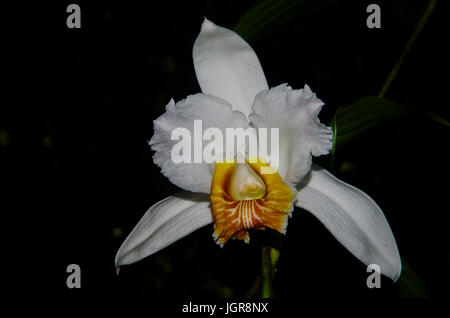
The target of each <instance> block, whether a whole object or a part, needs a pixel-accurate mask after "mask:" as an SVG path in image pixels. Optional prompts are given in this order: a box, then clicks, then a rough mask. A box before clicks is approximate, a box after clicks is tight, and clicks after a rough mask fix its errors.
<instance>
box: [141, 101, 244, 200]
mask: <svg viewBox="0 0 450 318" xmlns="http://www.w3.org/2000/svg"><path fill="white" fill-rule="evenodd" d="M195 120H201V121H202V122H201V125H202V131H200V132H199V133H200V136H198V134H197V136H196V134H195V133H194V121H195ZM235 127H242V128H244V129H245V128H246V127H248V122H247V119H246V117H245V116H244V115H243V114H242V113H240V112H237V111H232V109H231V105H230V104H229V103H228V102H227V101H225V100H223V99H220V98H217V97H214V96H207V95H204V94H196V95H190V96H188V97H187V98H186V99H183V100H181V101H179V102H178V103H176V104H175V102H174V101H173V100H171V101H170V103H169V104H168V105H167V106H166V112H165V113H164V114H163V115H161V116H160V117H159V118H158V119H156V120H155V121H154V129H155V133H154V135H153V137H152V139H151V140H150V145H151V147H152V150H154V151H156V153H155V155H154V156H153V161H154V162H155V164H157V165H158V166H159V167H160V168H161V171H162V173H163V174H164V175H165V176H166V177H167V178H169V180H170V181H171V182H172V183H174V184H175V185H177V186H179V187H180V188H183V189H184V190H187V191H192V192H202V193H209V191H210V190H211V180H212V170H213V169H212V168H213V167H211V165H210V164H211V163H207V162H205V160H202V159H203V156H202V153H199V155H198V157H199V159H200V160H199V162H197V163H196V162H195V154H194V152H195V148H194V147H195V146H194V144H195V143H196V140H195V138H199V139H200V143H201V146H202V149H203V148H204V147H205V145H208V144H210V143H211V142H214V143H216V142H217V143H220V141H219V140H211V141H208V140H203V139H202V138H203V133H204V131H205V130H206V129H208V128H214V129H219V130H220V133H221V134H222V136H225V135H226V128H235ZM177 128H178V129H179V128H185V129H187V131H188V132H189V134H190V138H191V140H190V142H189V147H190V156H189V161H187V162H175V161H174V160H173V158H172V150H174V145H176V144H177V143H178V142H179V140H172V138H171V137H172V132H173V131H174V129H177ZM211 139H213V138H211ZM221 148H222V149H224V150H225V147H224V145H223V141H222V145H221ZM200 151H201V149H200ZM224 156H226V155H224Z"/></svg>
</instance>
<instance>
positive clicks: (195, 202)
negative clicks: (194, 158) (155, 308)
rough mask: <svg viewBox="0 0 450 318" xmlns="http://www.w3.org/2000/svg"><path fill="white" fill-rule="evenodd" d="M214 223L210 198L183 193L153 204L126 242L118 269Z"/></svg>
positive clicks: (117, 262)
mask: <svg viewBox="0 0 450 318" xmlns="http://www.w3.org/2000/svg"><path fill="white" fill-rule="evenodd" d="M212 222H213V219H212V213H211V207H210V202H209V198H208V195H206V194H202V193H192V192H186V191H182V192H179V193H177V194H176V195H173V196H170V197H168V198H166V199H164V200H162V201H159V202H158V203H156V204H155V205H153V206H152V207H151V208H150V209H149V210H148V211H147V212H146V213H145V214H144V216H143V217H142V218H141V220H140V221H139V222H138V224H137V225H136V226H135V228H134V229H133V231H131V233H130V235H128V237H127V238H126V240H125V241H124V242H123V243H122V246H121V247H120V248H119V251H118V252H117V255H116V260H115V264H116V269H119V267H120V266H122V265H126V264H131V263H134V262H137V261H139V260H141V259H143V258H144V257H147V256H149V255H151V254H153V253H156V252H157V251H159V250H161V249H163V248H165V247H166V246H168V245H170V244H172V243H174V242H175V241H178V240H179V239H181V238H183V237H185V236H186V235H188V234H190V233H192V232H194V231H195V230H197V229H199V228H201V227H203V226H205V225H207V224H210V223H212Z"/></svg>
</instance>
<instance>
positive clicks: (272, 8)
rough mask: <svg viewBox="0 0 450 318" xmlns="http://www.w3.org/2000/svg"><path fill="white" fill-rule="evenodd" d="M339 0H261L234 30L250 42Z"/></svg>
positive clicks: (240, 20)
mask: <svg viewBox="0 0 450 318" xmlns="http://www.w3.org/2000/svg"><path fill="white" fill-rule="evenodd" d="M338 1H339V0H260V1H256V3H255V4H254V5H253V6H252V7H250V9H249V10H247V12H245V13H244V14H243V15H242V17H241V18H240V19H239V21H238V22H237V24H236V26H235V27H234V31H236V33H238V34H239V35H240V36H242V37H243V38H244V39H245V40H247V41H248V42H250V43H255V42H256V41H258V40H260V39H261V38H262V37H263V36H266V35H268V34H271V33H273V32H275V31H277V30H279V29H280V28H281V26H282V25H284V24H286V23H287V22H289V21H291V20H292V19H294V18H301V17H305V16H308V15H310V14H312V13H315V12H317V11H320V10H323V9H325V8H328V7H329V6H331V5H333V4H335V3H337V2H338Z"/></svg>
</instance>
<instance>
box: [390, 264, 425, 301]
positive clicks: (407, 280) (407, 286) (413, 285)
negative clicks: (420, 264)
mask: <svg viewBox="0 0 450 318" xmlns="http://www.w3.org/2000/svg"><path fill="white" fill-rule="evenodd" d="M395 285H396V287H397V290H398V291H399V293H400V295H401V296H403V297H405V298H425V297H428V293H427V290H426V288H425V285H424V283H423V282H422V280H421V279H420V277H419V276H418V275H417V274H416V273H414V271H413V270H412V268H411V266H409V264H408V263H407V262H406V260H405V259H404V258H403V257H402V274H401V275H400V278H399V279H398V281H397V282H396V284H395Z"/></svg>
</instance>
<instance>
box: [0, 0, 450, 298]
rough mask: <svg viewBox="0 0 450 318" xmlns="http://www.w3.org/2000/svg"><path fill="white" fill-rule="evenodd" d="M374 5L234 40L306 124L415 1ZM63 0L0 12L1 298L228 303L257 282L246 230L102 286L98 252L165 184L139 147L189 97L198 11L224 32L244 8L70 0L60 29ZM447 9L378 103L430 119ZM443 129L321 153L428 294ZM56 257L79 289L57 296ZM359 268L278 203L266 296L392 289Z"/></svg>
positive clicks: (394, 48)
mask: <svg viewBox="0 0 450 318" xmlns="http://www.w3.org/2000/svg"><path fill="white" fill-rule="evenodd" d="M372 2H373V1H372ZM374 2H375V3H378V4H379V5H380V6H381V13H382V28H381V29H368V28H367V27H366V24H365V21H366V18H367V16H368V14H367V13H366V7H367V5H368V4H369V3H370V2H367V1H338V2H337V3H336V4H335V5H333V6H330V7H329V8H327V9H324V10H321V11H318V12H315V13H313V14H310V15H307V16H305V17H302V18H301V19H294V20H292V21H290V22H289V23H287V24H285V25H283V26H282V27H281V28H279V30H277V31H276V32H274V33H272V34H268V35H265V36H264V37H263V38H261V39H260V40H259V41H258V42H255V43H252V46H253V48H254V50H255V51H256V53H257V54H258V56H259V58H260V61H261V63H262V66H263V68H264V71H265V74H266V77H267V80H268V82H269V86H276V85H278V84H280V83H284V82H287V83H289V84H290V85H291V86H292V87H294V88H301V87H303V85H304V84H305V83H307V84H308V85H310V87H311V88H312V90H313V91H314V92H316V93H317V95H318V97H319V98H321V99H322V100H323V101H324V102H325V103H326V106H325V107H324V108H323V111H322V113H321V115H320V117H321V119H322V121H324V122H328V121H329V120H330V119H331V117H332V116H333V114H334V112H335V110H336V109H337V108H338V107H339V106H343V105H347V104H350V103H351V102H352V101H354V100H356V99H357V98H359V97H362V96H367V95H376V94H377V93H378V90H379V89H380V87H381V85H382V83H383V81H384V79H385V78H386V77H387V75H388V74H389V72H390V70H391V68H392V66H393V65H394V63H395V61H396V59H397V58H398V56H399V55H400V53H401V50H402V48H403V47H404V45H405V43H406V41H407V40H408V38H409V36H410V34H411V33H412V31H413V29H414V27H415V24H416V22H417V21H418V19H419V17H420V15H421V13H422V12H423V9H424V8H425V6H426V3H427V1H403V0H395V1H374ZM69 3H70V2H68V1H63V2H60V3H56V2H55V4H45V5H44V4H34V5H31V4H30V5H28V4H27V5H25V4H20V5H16V6H14V7H13V8H12V9H10V10H5V11H4V13H3V15H4V16H5V17H6V18H10V19H8V20H7V21H8V26H7V28H6V29H4V31H5V30H6V31H7V32H6V33H7V37H8V40H11V42H8V44H7V45H5V47H4V50H5V51H7V53H10V54H11V59H9V58H8V59H7V60H5V62H6V64H8V65H7V66H8V67H11V68H12V70H13V72H12V73H11V75H10V77H9V79H8V81H7V82H8V86H5V87H6V88H7V89H6V91H7V92H5V93H6V94H8V95H9V94H12V95H13V98H11V100H10V101H9V100H6V98H5V99H4V102H3V103H2V106H1V109H2V113H3V116H1V117H0V156H1V158H2V161H3V163H2V172H1V173H2V175H3V177H2V179H3V180H10V181H9V183H7V182H6V181H5V182H4V186H5V188H6V189H7V190H11V189H12V190H14V192H13V193H14V195H13V194H8V193H9V192H3V193H4V195H5V197H4V199H6V200H7V199H12V200H13V203H12V204H11V205H10V206H7V207H6V208H5V210H4V211H5V214H4V215H5V216H6V218H5V219H4V222H3V224H2V225H3V226H4V227H5V230H11V233H13V234H5V236H6V238H5V246H6V250H5V251H7V253H5V254H7V259H8V261H7V262H4V264H5V266H6V271H5V273H6V275H13V279H14V280H15V281H16V284H15V285H16V286H15V287H17V289H18V292H19V293H26V292H27V290H29V284H30V282H32V283H31V285H32V286H33V287H35V288H38V289H42V290H44V289H45V290H46V291H50V292H51V294H52V295H54V296H58V297H63V298H67V299H70V297H72V296H73V295H83V296H85V297H88V298H95V297H99V296H100V295H102V296H105V295H106V296H107V295H119V296H125V295H127V296H130V295H131V296H143V297H144V298H147V299H151V298H153V297H168V298H170V299H174V298H178V299H184V297H187V296H194V297H195V296H197V297H204V296H213V297H215V296H218V297H243V296H245V295H246V294H247V292H248V290H249V289H250V287H251V286H252V284H253V282H254V281H255V279H256V278H257V276H258V275H259V273H260V248H261V241H262V239H261V234H260V233H252V242H251V243H250V244H249V245H246V244H243V243H242V242H240V241H230V242H229V243H228V244H227V245H226V246H225V248H224V249H223V250H222V249H220V248H219V247H218V246H217V245H215V243H214V241H213V239H212V238H211V233H212V225H211V226H207V227H205V228H203V229H201V230H199V231H197V232H195V233H194V234H192V235H190V236H188V237H186V238H185V239H182V240H180V241H178V242H176V243H175V244H173V245H172V246H170V247H168V248H166V249H164V250H162V251H160V252H158V253H157V254H155V255H153V256H150V257H148V258H146V259H144V260H142V261H140V262H138V263H136V264H133V265H130V266H125V267H123V268H122V270H121V273H120V275H119V276H118V277H117V276H116V273H115V268H114V257H115V253H116V252H117V250H118V248H119V246H120V244H121V243H122V241H123V240H124V239H125V237H126V236H127V235H128V233H129V232H130V231H131V230H132V228H133V227H134V225H135V224H136V223H137V222H138V220H139V219H140V217H141V216H142V215H143V213H144V212H145V211H146V210H147V209H148V208H149V207H150V206H151V205H152V204H154V203H156V202H157V201H159V200H161V199H163V198H165V197H167V196H168V195H171V194H173V193H176V192H177V191H179V189H178V188H177V187H175V186H174V185H172V184H171V183H170V182H169V181H168V180H167V179H166V178H165V177H164V176H163V175H162V174H161V173H160V171H159V168H158V167H157V166H155V165H154V164H153V162H152V152H151V150H150V147H149V146H148V144H147V142H148V140H149V139H150V138H151V136H152V134H153V124H152V121H153V120H154V119H156V118H157V117H158V116H160V115H161V114H162V113H163V112H164V107H165V105H166V104H167V103H168V102H169V100H170V98H172V97H173V98H174V99H175V100H176V101H178V100H180V99H182V98H185V97H186V96H187V95H189V94H194V93H197V92H199V91H200V88H199V86H198V84H197V82H196V77H195V73H194V68H193V64H192V56H191V50H192V45H193V43H194V40H195V38H196V36H197V35H198V32H199V29H200V25H201V23H202V21H203V17H204V16H206V17H208V18H209V19H211V20H212V21H214V22H215V23H217V24H218V25H221V26H224V27H228V28H233V27H234V26H235V25H236V23H237V22H238V20H239V18H240V17H241V16H242V15H243V14H244V12H245V11H246V10H247V9H248V8H250V7H251V6H252V4H253V3H254V1H248V0H246V1H189V2H188V1H184V2H181V1H180V2H174V1H163V2H158V3H156V2H153V1H145V2H144V1H142V2H128V1H127V2H125V1H122V2H115V3H106V2H96V3H95V4H93V3H92V2H88V1H78V2H76V3H78V4H79V5H80V6H81V23H82V28H81V29H71V30H70V29H67V27H66V17H67V13H66V7H67V5H68V4H69ZM449 10H450V8H449V5H448V4H446V3H445V1H441V2H440V3H438V6H437V8H436V10H435V12H434V14H433V15H432V16H431V18H430V20H429V21H428V23H427V25H426V26H425V28H424V30H423V31H422V33H421V35H420V36H419V38H418V40H417V42H416V43H415V45H414V47H413V48H412V50H411V52H410V53H409V55H408V56H407V58H406V60H405V62H404V64H403V65H402V67H401V69H400V72H399V74H398V76H397V78H396V79H395V81H394V82H393V85H392V86H391V88H390V90H389V91H388V93H387V95H386V98H388V99H390V100H393V101H395V102H398V103H400V104H405V105H409V106H413V107H418V108H424V109H427V110H429V111H433V112H435V113H437V114H439V115H441V116H442V117H444V118H446V119H448V118H450V116H449V108H448V106H449V103H448V84H449V81H448V74H449V68H448V66H449V64H448V57H449V56H450V50H449V48H448V45H446V44H448V40H449V38H450V22H449V21H450V19H449V12H450V11H449ZM448 136H449V135H448V128H446V127H443V126H440V125H438V124H436V123H433V122H431V121H427V120H421V119H409V120H402V121H395V122H390V123H386V124H384V125H382V126H381V127H378V128H376V129H373V130H371V132H370V133H369V134H367V135H365V136H364V138H362V139H360V140H358V141H357V142H355V143H353V144H351V145H349V146H347V147H345V148H342V149H339V150H338V152H337V153H336V165H335V170H334V171H333V172H334V173H335V174H336V175H337V176H338V177H339V178H341V179H342V180H344V181H346V182H349V183H351V184H353V185H355V186H357V187H359V188H360V189H362V190H364V191H365V192H367V193H368V194H369V195H370V196H372V197H373V198H374V199H375V200H376V201H377V203H378V204H379V205H380V206H381V207H382V208H383V210H384V212H385V214H386V217H387V219H388V220H389V223H390V225H391V227H392V230H393V232H394V234H395V237H396V240H397V243H398V247H399V250H400V253H401V255H402V256H403V257H404V258H405V259H406V260H407V261H408V264H409V265H410V266H411V268H412V269H413V270H414V271H415V272H416V274H417V275H418V276H419V277H420V278H421V279H422V281H423V283H424V285H425V288H426V290H427V293H428V295H429V296H431V297H448V295H449V293H448V287H447V286H448V284H449V276H450V275H449V261H450V260H449V258H450V254H449V247H448V241H449V240H448V239H449V238H448V222H447V214H448V203H447V202H448V195H449V193H448V181H447V180H448V156H447V148H448ZM344 163H346V166H347V167H349V166H350V167H351V169H341V167H342V165H343V164H344ZM349 164H350V165H349ZM6 200H5V201H6ZM5 201H4V202H5ZM10 249H11V250H10ZM72 263H76V264H79V265H80V266H81V271H82V288H81V289H80V290H68V289H67V288H66V277H67V275H68V274H66V267H67V265H68V264H72ZM17 269H19V271H20V273H19V274H12V273H15V270H17ZM365 270H366V268H365V266H364V265H363V264H362V263H360V262H359V261H358V260H357V259H356V258H354V257H353V256H352V255H351V254H350V253H349V252H348V251H347V250H346V249H345V248H344V247H342V246H341V245H340V244H339V243H338V242H337V241H336V240H335V239H334V238H333V237H332V236H331V234H329V233H328V231H327V230H326V229H325V228H324V227H323V226H322V225H321V224H320V222H319V221H317V220H316V219H315V218H314V217H313V216H312V215H310V214H309V213H307V212H306V211H303V210H296V211H295V212H294V214H293V217H292V218H291V219H290V222H289V226H288V231H287V236H286V238H285V239H284V241H283V247H282V252H281V258H280V263H279V267H278V271H277V274H276V278H275V281H274V284H275V290H276V293H277V295H278V296H281V297H295V298H298V299H301V298H304V297H311V298H319V297H321V298H324V297H325V298H333V297H346V298H347V297H348V298H354V297H357V298H364V299H372V298H373V297H376V298H378V297H382V298H392V297H401V294H400V293H399V292H398V289H397V288H395V287H394V285H393V284H392V282H391V281H390V280H389V279H385V278H383V281H382V288H381V289H379V290H369V289H368V288H367V287H366V284H365V281H366V277H367V274H366V272H365ZM30 275H31V277H30Z"/></svg>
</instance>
